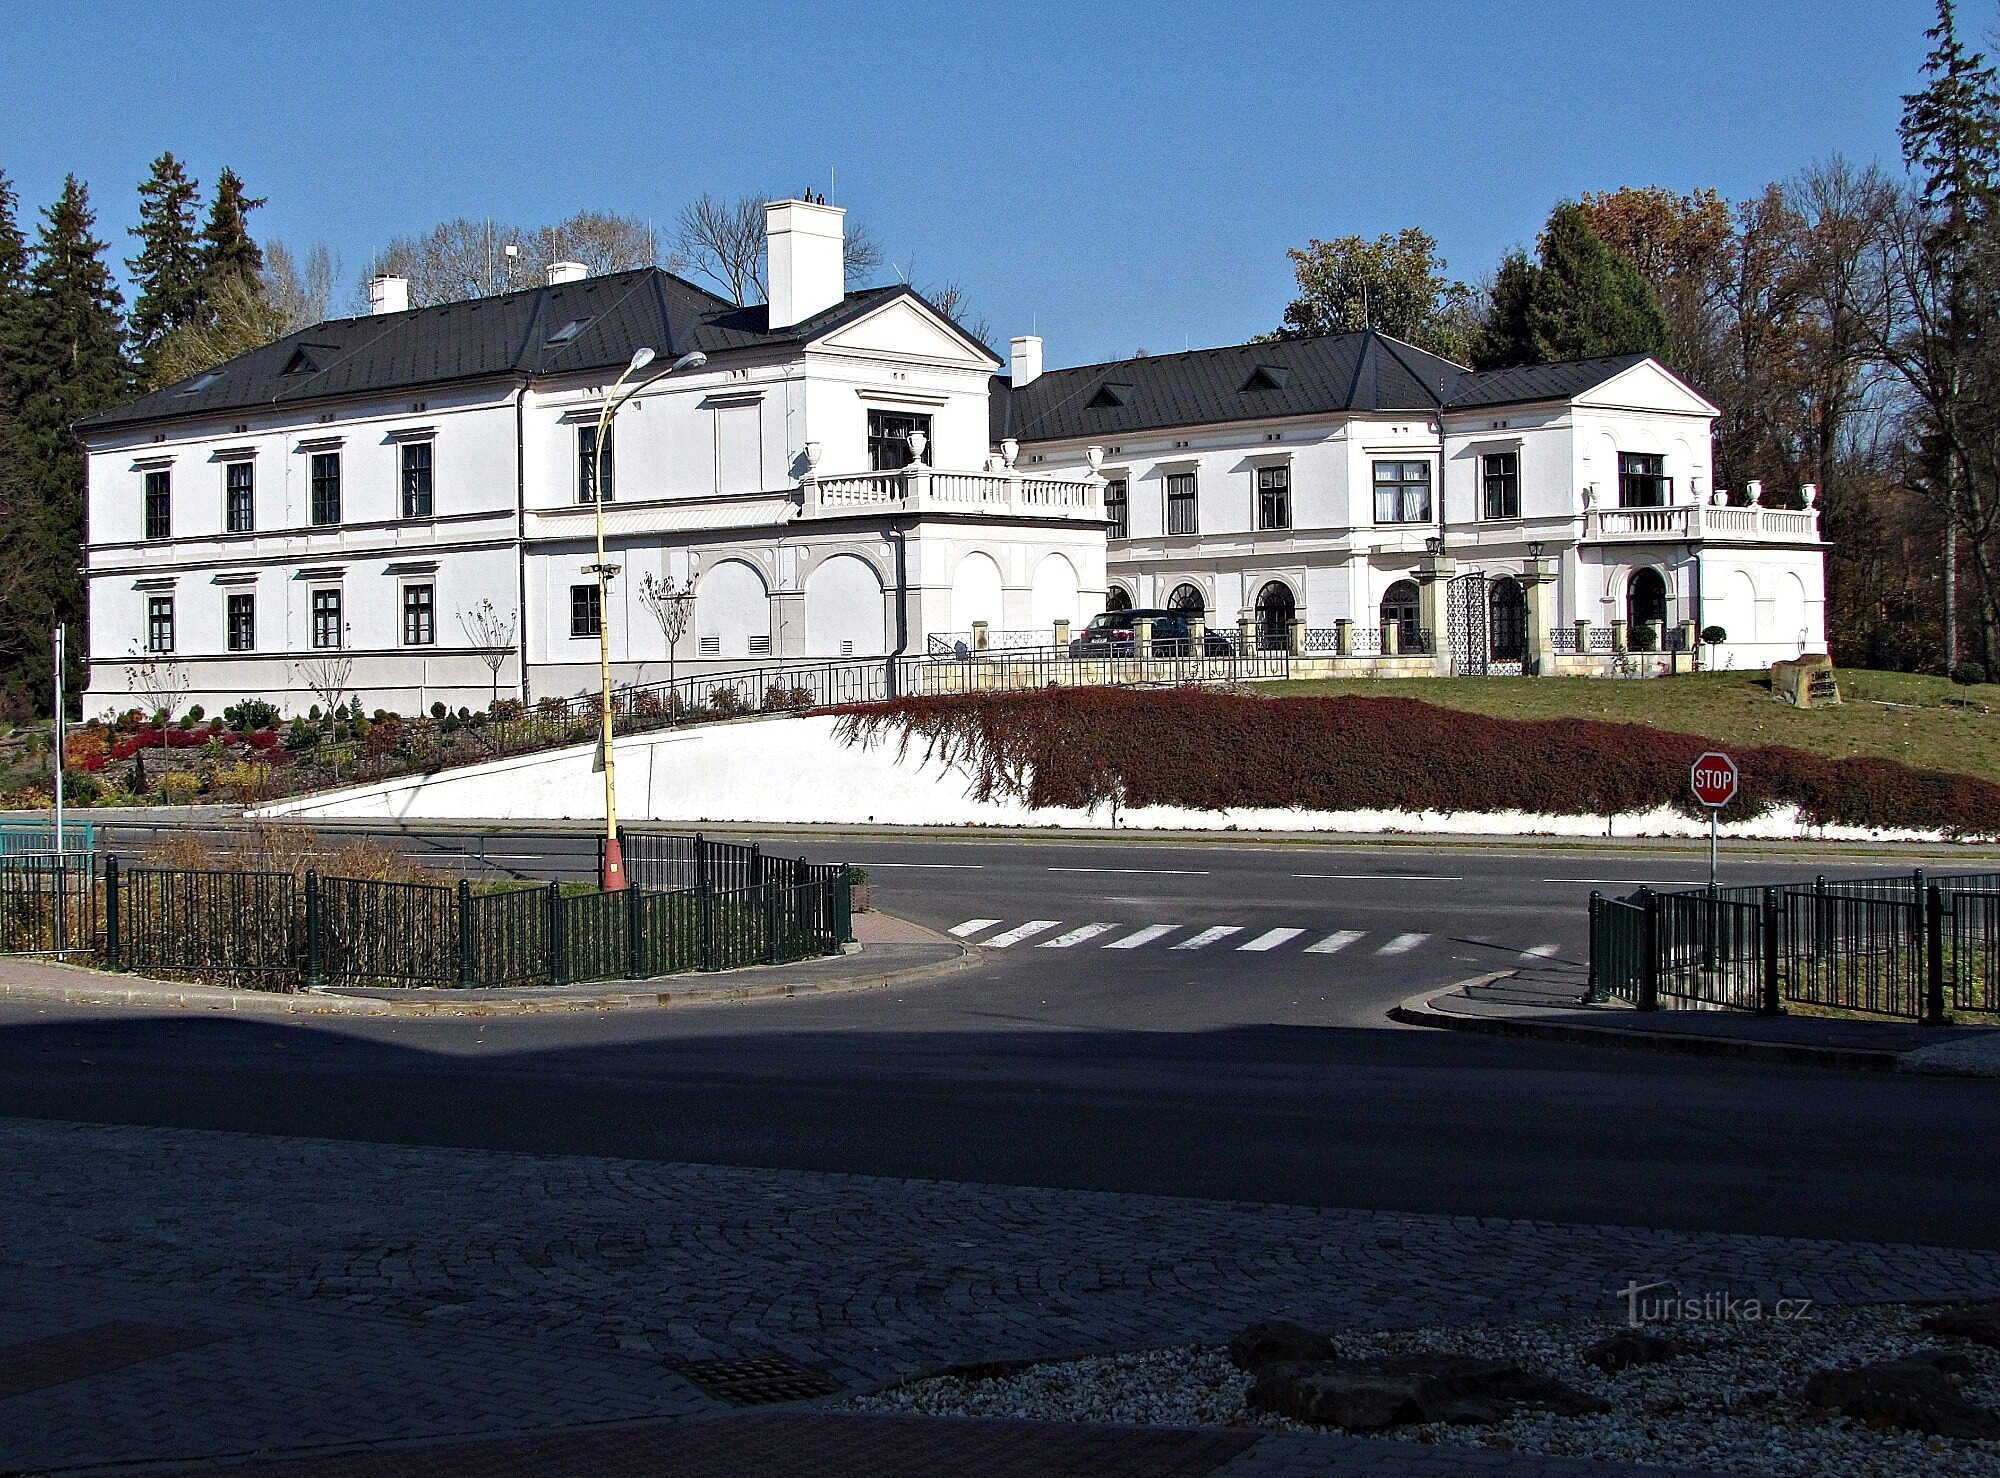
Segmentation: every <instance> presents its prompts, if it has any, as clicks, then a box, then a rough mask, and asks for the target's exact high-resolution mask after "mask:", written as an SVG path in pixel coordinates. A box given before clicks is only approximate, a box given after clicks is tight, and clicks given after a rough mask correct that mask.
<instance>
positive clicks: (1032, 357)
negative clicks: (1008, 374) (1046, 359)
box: [1007, 334, 1042, 390]
mask: <svg viewBox="0 0 2000 1478" xmlns="http://www.w3.org/2000/svg"><path fill="white" fill-rule="evenodd" d="M1007 347H1008V349H1009V351H1010V352H1009V355H1008V357H1009V358H1010V359H1011V360H1012V361H1013V375H1014V388H1015V389H1016V390H1019V389H1020V388H1021V387H1022V386H1023V385H1032V384H1034V383H1035V381H1037V380H1039V379H1040V378H1041V377H1042V337H1041V335H1040V334H1022V335H1021V336H1020V337H1019V338H1017V339H1010V340H1009V341H1008V345H1007Z"/></svg>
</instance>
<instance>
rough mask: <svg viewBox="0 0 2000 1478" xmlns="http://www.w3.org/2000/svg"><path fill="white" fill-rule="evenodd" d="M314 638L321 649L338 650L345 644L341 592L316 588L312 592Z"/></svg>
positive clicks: (327, 650) (325, 650) (326, 650)
mask: <svg viewBox="0 0 2000 1478" xmlns="http://www.w3.org/2000/svg"><path fill="white" fill-rule="evenodd" d="M312 623H313V629H312V638H313V645H314V646H315V647H317V648H318V649H319V650H320V651H323V652H331V651H338V650H339V649H340V647H341V646H342V645H343V643H342V641H341V637H342V635H343V634H344V633H343V632H342V631H341V629H340V628H341V620H340V592H339V591H338V590H315V591H314V592H313V593H312Z"/></svg>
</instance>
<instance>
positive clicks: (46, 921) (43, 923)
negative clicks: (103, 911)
mask: <svg viewBox="0 0 2000 1478" xmlns="http://www.w3.org/2000/svg"><path fill="white" fill-rule="evenodd" d="M101 897H102V888H101V885H100V881H99V870H98V864H97V858H96V855H95V854H94V853H87V852H86V853H80V854H79V853H64V854H62V855H60V856H58V855H57V854H56V853H53V852H44V853H33V852H17V853H12V854H9V855H6V856H0V954H47V955H55V956H58V957H63V956H67V955H70V954H75V953H88V952H90V951H93V950H95V949H96V948H97V938H98V919H99V916H100V915H99V909H100V903H101Z"/></svg>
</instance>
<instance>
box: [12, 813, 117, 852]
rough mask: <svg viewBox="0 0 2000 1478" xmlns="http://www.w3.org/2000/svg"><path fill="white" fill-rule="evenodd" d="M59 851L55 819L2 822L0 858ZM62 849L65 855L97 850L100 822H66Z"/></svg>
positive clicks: (63, 829)
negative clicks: (98, 824) (98, 825)
mask: <svg viewBox="0 0 2000 1478" xmlns="http://www.w3.org/2000/svg"><path fill="white" fill-rule="evenodd" d="M56 850H57V849H56V827H55V823H54V822H53V821H0V857H16V856H20V855H22V854H24V853H25V854H34V855H39V854H41V853H44V852H48V853H54V852H55V851H56ZM61 850H62V851H63V852H64V853H65V854H69V853H77V854H82V853H87V852H95V851H96V850H97V824H96V823H95V822H94V821H65V822H64V823H63V828H62V849H61Z"/></svg>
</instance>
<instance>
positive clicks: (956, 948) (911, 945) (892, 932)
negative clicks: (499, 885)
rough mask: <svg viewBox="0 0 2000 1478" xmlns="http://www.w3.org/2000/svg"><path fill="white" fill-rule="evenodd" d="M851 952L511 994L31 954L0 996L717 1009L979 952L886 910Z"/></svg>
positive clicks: (179, 1002)
mask: <svg viewBox="0 0 2000 1478" xmlns="http://www.w3.org/2000/svg"><path fill="white" fill-rule="evenodd" d="M854 933H855V939H856V942H855V943H854V944H851V945H849V946H848V949H847V953H845V954H841V955H837V956H828V957H826V958H823V959H815V960H801V961H799V962H797V963H796V964H791V965H756V966H752V967H750V968H749V969H744V970H718V971H715V972H713V973H711V974H700V973H688V974H683V975H666V976H661V977H659V978H657V979H654V980H630V981H627V980H595V981H590V982H588V983H587V984H583V985H573V986H529V987H521V988H517V989H504V990H435V989H403V990H399V989H394V988H371V987H360V986H356V987H346V988H342V989H340V990H322V991H311V992H304V991H302V992H298V993H296V994H289V995H288V994H283V993H280V992H277V991H258V990H238V989H235V988H232V987H229V986H220V985H197V984H191V983H189V982H187V981H178V980H153V979H149V978H147V977H146V976H143V975H129V974H120V975H112V974H109V973H107V972H105V971H102V970H93V969H89V968H86V967H84V966H81V965H69V964H63V963H60V962H58V961H55V960H45V959H34V958H30V957H27V956H7V957H0V1000H13V1001H49V1002H64V1003H67V1004H70V1005H88V1006H143V1007H150V1008H152V1009H155V1010H169V1011H178V1010H196V1011H235V1012H242V1013H245V1014H250V1015H279V1016H285V1015H308V1016H335V1015H338V1016H504V1015H527V1014H532V1013H547V1012H556V1011H617V1010H628V1009H633V1008H637V1007H660V1006H692V1005H711V1004H715V1003H717V1002H723V1001H748V1000H759V999H767V998H770V997H773V996H804V995H818V994H822V993H827V992H833V991H855V990H880V989H883V988H885V987H890V986H910V985H919V984H922V983H923V982H925V981H929V980H937V979H942V978H944V977H946V976H949V975H955V974H958V973H960V972H962V971H965V970H969V969H971V968H973V967H974V965H975V964H976V963H977V960H978V957H977V955H976V954H975V953H974V952H973V951H972V950H969V949H967V948H966V947H965V946H964V945H962V944H960V943H959V942H958V941H956V940H954V939H950V938H948V937H946V936H945V935H942V934H937V933H934V932H933V931H931V930H929V929H926V928H924V927H922V926H921V925H918V924H912V923H910V922H909V921H908V920H905V919H899V918H895V917H894V916H892V915H889V914H883V913H875V912H869V913H858V914H856V915H855V916H854Z"/></svg>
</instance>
